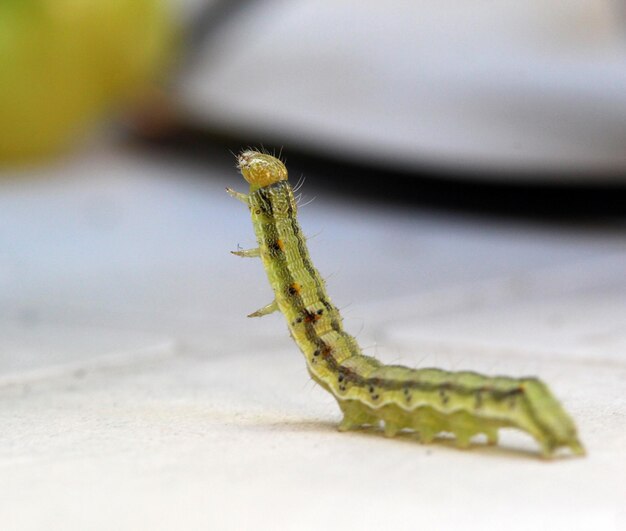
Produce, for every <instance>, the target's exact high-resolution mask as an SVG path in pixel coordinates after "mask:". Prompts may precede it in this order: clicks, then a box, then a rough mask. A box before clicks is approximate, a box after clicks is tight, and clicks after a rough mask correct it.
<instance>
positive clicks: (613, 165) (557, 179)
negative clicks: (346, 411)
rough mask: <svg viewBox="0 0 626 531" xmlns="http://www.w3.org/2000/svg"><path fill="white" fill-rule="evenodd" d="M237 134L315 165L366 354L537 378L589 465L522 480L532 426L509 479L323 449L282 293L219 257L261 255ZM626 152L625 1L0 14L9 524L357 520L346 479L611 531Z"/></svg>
mask: <svg viewBox="0 0 626 531" xmlns="http://www.w3.org/2000/svg"><path fill="white" fill-rule="evenodd" d="M247 146H256V147H263V148H265V149H268V150H274V151H276V152H277V153H278V152H282V154H283V156H284V158H286V160H287V164H288V168H289V171H290V175H291V178H292V180H293V181H297V180H298V179H299V178H300V177H301V176H304V177H305V179H306V180H305V182H304V187H303V189H302V191H303V192H304V198H303V203H304V204H303V206H302V208H301V209H300V213H299V215H300V220H301V223H302V225H303V228H304V231H305V233H306V234H307V235H310V240H311V241H310V247H311V253H312V256H313V261H314V263H315V264H316V265H317V266H318V267H319V269H320V271H321V272H322V274H323V275H324V276H325V277H327V282H328V289H329V293H330V294H331V296H332V297H333V300H334V301H335V302H336V303H337V304H338V306H339V307H340V308H341V309H342V313H343V314H344V318H345V321H346V328H347V329H348V330H349V331H351V332H352V333H354V334H355V335H356V336H357V337H358V339H359V342H360V343H362V344H363V346H364V347H365V349H366V353H368V354H372V355H376V356H378V357H381V358H382V359H383V360H384V361H387V362H400V363H405V364H407V365H413V366H439V367H442V368H445V369H451V370H452V369H454V370H459V369H472V370H478V371H483V372H488V373H490V374H494V373H498V374H510V375H512V376H519V375H526V374H539V375H541V376H542V377H543V378H545V379H546V380H547V381H548V382H549V383H550V384H551V386H554V388H555V392H556V394H557V395H558V396H559V397H560V398H562V399H563V400H564V403H565V405H566V406H567V409H568V410H570V411H571V412H572V415H573V416H574V418H576V420H577V422H578V423H579V426H580V428H581V433H582V439H583V441H584V442H585V444H586V445H587V446H588V449H589V453H590V457H589V458H587V459H585V460H583V461H582V462H583V463H584V464H583V465H581V466H583V468H581V469H576V473H575V474H572V469H571V468H567V467H565V466H564V467H562V468H559V470H560V472H556V467H554V468H552V467H543V468H536V469H535V468H533V469H532V470H531V473H527V472H528V470H529V469H528V468H526V467H527V466H529V465H528V460H524V459H512V456H518V453H519V452H518V450H519V448H522V450H523V451H522V453H524V452H526V453H530V452H532V451H534V446H533V444H532V442H531V441H529V440H526V439H524V438H519V437H517V436H516V435H515V434H513V435H510V436H505V438H504V447H505V449H504V450H498V449H491V450H485V449H483V450H484V451H483V453H482V454H480V455H482V456H484V454H487V455H489V457H490V458H493V459H494V460H493V461H492V463H497V464H498V466H493V467H486V466H485V465H486V461H481V460H480V459H476V458H474V456H472V458H470V459H468V458H467V456H466V455H465V454H463V453H458V455H457V454H455V452H454V451H453V450H451V449H450V448H448V447H447V446H445V445H440V446H434V447H433V449H428V450H424V449H422V448H421V447H419V448H418V449H416V448H415V447H414V446H413V445H407V444H398V445H394V444H393V441H392V442H391V443H392V444H391V445H388V442H383V443H380V442H377V441H378V439H377V438H373V437H369V438H368V437H364V438H362V439H359V438H351V437H350V436H345V437H344V436H341V437H339V438H335V435H334V433H335V432H334V431H333V428H332V426H333V424H334V422H335V421H336V420H338V413H337V411H336V406H335V404H333V403H332V400H331V399H330V398H329V397H328V396H326V395H324V394H323V393H321V392H318V390H316V389H312V386H311V385H308V386H307V380H306V375H305V371H304V367H303V366H302V360H301V359H300V357H299V356H298V354H297V352H296V351H295V347H294V346H293V345H292V344H291V343H290V340H289V337H288V334H287V333H286V331H285V326H284V323H283V322H282V320H281V319H279V318H272V317H268V318H264V319H262V320H246V319H245V317H244V316H245V315H246V314H247V313H250V312H251V311H253V310H255V309H256V308H257V307H260V306H262V305H264V304H266V303H267V302H268V301H269V299H270V298H271V295H270V293H269V287H268V286H267V285H266V281H265V277H264V273H263V271H262V269H261V267H260V264H258V262H256V261H246V260H240V259H237V258H235V257H232V256H231V255H229V253H228V251H229V250H231V249H236V248H237V247H243V248H249V247H253V246H255V242H254V239H253V234H252V229H251V227H250V222H249V219H248V216H247V212H246V209H245V208H242V206H241V205H240V204H238V203H237V202H235V201H233V200H232V199H231V198H229V197H228V196H227V195H226V194H225V193H224V187H225V186H232V187H234V188H236V189H239V190H242V191H243V190H244V189H245V186H244V185H245V183H244V182H243V181H242V180H241V179H240V176H239V175H237V172H236V170H235V168H234V162H235V161H234V157H233V154H234V153H237V152H238V151H240V150H241V149H242V148H244V147H247ZM625 148H626V8H625V7H624V2H623V0H551V1H550V2H545V1H540V0H525V1H523V2H520V1H519V0H499V1H494V0H437V1H434V0H414V1H412V2H380V1H377V2H374V1H371V0H359V1H357V0H333V1H330V0H327V1H324V0H322V1H320V0H315V1H313V0H289V1H287V0H106V1H105V0H0V426H2V430H0V431H1V432H2V435H0V466H1V467H2V470H3V472H2V479H0V498H1V499H3V500H4V503H3V507H0V515H1V516H2V521H3V522H5V523H7V524H6V525H7V526H8V527H7V528H10V529H52V528H58V529H64V530H67V529H85V528H89V529H96V528H97V529H100V528H102V529H111V528H112V527H114V528H116V529H120V528H128V529H138V528H150V529H172V528H181V525H182V526H183V527H182V528H185V524H186V525H187V528H195V527H198V528H203V529H205V528H207V526H208V528H211V529H229V528H233V529H246V528H247V529H253V528H254V529H262V528H264V527H263V526H264V525H266V527H265V528H268V529H270V528H271V529H276V527H275V524H276V522H277V520H276V518H278V519H280V518H282V519H283V520H282V521H283V522H284V523H285V525H284V526H283V527H284V528H291V529H293V528H296V527H297V528H300V529H305V528H307V527H306V526H304V527H303V526H302V524H303V522H305V523H308V524H310V527H309V528H311V529H320V528H324V529H332V528H334V527H335V526H343V527H342V528H346V526H348V528H349V527H350V525H353V523H354V522H353V520H351V513H350V511H346V510H345V506H349V504H347V505H345V506H344V505H342V506H340V507H338V506H337V503H336V499H342V500H345V499H346V498H345V493H346V492H351V493H355V494H354V496H355V499H357V498H358V500H359V501H362V500H375V501H376V503H372V504H367V507H365V506H364V507H363V508H362V509H361V510H360V511H361V512H360V513H359V514H361V513H362V514H363V515H366V516H367V519H369V520H368V521H369V522H379V523H380V525H391V524H390V520H389V515H390V514H391V515H395V517H397V521H395V523H394V527H395V528H397V529H402V528H403V527H402V526H403V525H404V524H406V523H407V522H416V521H419V523H420V525H424V524H427V523H429V522H430V523H432V524H433V525H432V526H431V527H433V528H439V529H441V528H449V529H452V528H455V529H456V528H459V527H461V526H463V527H464V528H467V527H468V526H469V527H470V528H471V527H472V525H473V526H474V527H476V528H479V527H480V528H481V529H495V528H497V527H494V526H496V525H498V523H499V522H501V520H502V519H503V518H507V526H512V527H511V529H528V528H531V527H533V526H534V527H536V528H544V527H546V526H547V527H550V528H551V529H568V530H573V529H581V530H582V529H591V528H594V529H597V528H603V529H610V528H611V527H609V525H610V523H612V522H617V521H618V519H619V518H622V520H620V521H623V517H624V513H623V499H622V501H621V502H619V499H618V498H619V496H620V495H621V494H623V489H622V488H621V487H620V485H621V480H620V478H622V477H623V475H624V474H626V466H625V465H626V461H625V460H624V457H623V447H624V444H626V432H625V429H624V426H626V423H624V422H622V419H624V418H626V404H625V403H624V400H623V396H624V389H625V388H626V384H625V382H626V358H625V354H624V352H626V327H625V326H624V323H626V282H624V280H625V276H624V271H626V149H625ZM313 199H314V201H313V202H312V204H307V203H309V201H311V200H313ZM379 345H380V347H379ZM382 345H384V347H383V346H382ZM268 360H272V364H268V363H267V362H268ZM268 382H271V384H269V385H268ZM507 437H508V438H507ZM516 437H517V438H516ZM378 444H385V445H387V446H384V451H382V452H381V451H380V450H381V448H382V447H378V446H377V445H378ZM507 445H508V448H509V449H508V450H507V449H506V448H507ZM321 448H324V449H325V450H321ZM324 451H326V452H329V454H328V455H330V453H332V454H333V456H332V457H333V459H334V461H333V467H332V468H333V471H334V472H336V475H335V476H333V475H332V474H331V476H328V477H327V476H325V475H324V474H326V473H327V472H325V471H326V470H327V466H326V465H327V463H328V461H324V459H330V457H328V455H326V454H324ZM489 452H490V453H489ZM243 456H245V457H243ZM303 456H308V458H307V460H305V459H303ZM325 456H326V457H325ZM518 457H519V456H518ZM364 462H368V463H370V464H371V466H372V469H373V470H378V471H379V472H380V473H378V474H377V475H376V477H377V481H376V482H373V483H374V484H373V485H372V482H371V481H369V480H368V477H366V476H363V475H359V473H356V472H355V471H356V470H357V469H360V470H365V468H364V467H363V466H362V464H363V463H364ZM389 463H402V466H394V468H393V470H390V469H389V466H390V465H389ZM571 466H576V465H571ZM548 468H551V470H550V471H548ZM277 470H280V471H281V472H280V473H279V474H278V473H277V472H276V471H277ZM445 470H449V471H453V470H454V471H455V472H454V476H453V477H452V476H451V474H452V472H450V474H448V473H446V472H444V471H445ZM486 471H487V475H485V472H486ZM365 472H367V470H365ZM574 476H575V477H574ZM303 477H307V478H310V479H311V481H310V482H303V481H302V478H303ZM511 477H517V478H523V481H519V482H517V481H516V482H514V484H513V485H512V484H511V481H510V478H511ZM385 478H387V479H388V480H389V483H387V482H386V481H387V479H385ZM476 478H480V479H481V481H484V483H481V484H480V485H479V486H477V484H476V483H475V481H476ZM418 480H419V481H418ZM440 481H442V482H443V483H442V484H441V485H440V484H439V482H440ZM561 483H562V484H561ZM268 485H269V486H270V487H271V488H268ZM433 485H434V488H431V487H432V486H433ZM555 485H556V487H555ZM370 486H371V488H375V489H378V490H377V491H371V492H370V491H368V489H369V488H370ZM566 487H567V488H566ZM380 492H385V493H386V496H381V495H380ZM529 492H531V493H533V495H535V494H536V496H538V498H537V499H536V500H535V502H537V503H536V504H535V503H533V500H532V499H530V498H532V497H530V498H529V497H528V493H529ZM242 493H245V494H247V498H246V500H247V501H246V511H245V512H244V511H241V499H242V497H241V496H242ZM438 493H439V494H438ZM505 493H506V495H505ZM311 499H316V500H319V504H318V505H311V504H310V503H308V502H309V501H310V500H311ZM415 499H422V500H426V502H425V503H424V504H422V505H421V506H419V507H418V506H417V505H416V504H415V503H414V500H415ZM494 499H497V500H498V503H494V502H493V500H494ZM102 500H106V501H107V502H106V503H107V505H106V511H102V507H103V505H102V503H103V502H102ZM442 500H443V501H442ZM449 500H455V501H454V504H455V507H456V508H457V510H456V511H449V510H448V509H449V507H448V506H447V504H448V503H449ZM620 503H621V505H620ZM464 504H465V505H464ZM496 506H497V507H498V508H499V509H498V510H501V511H502V514H501V516H500V518H498V517H494V514H498V513H497V511H498V510H496V509H495V508H494V507H496ZM619 507H622V509H619ZM199 508H201V509H199ZM572 508H573V509H575V510H572ZM270 510H273V511H274V514H275V518H274V520H272V519H269V520H268V519H267V518H266V515H267V513H268V511H270ZM418 511H419V514H418ZM472 511H473V513H472ZM494 511H495V513H494ZM620 511H621V512H620ZM470 513H472V514H473V515H474V518H473V519H472V518H467V517H466V516H467V515H468V514H470ZM511 514H517V515H518V516H519V519H517V518H516V521H511V518H510V515H511ZM94 515H98V522H100V524H99V525H101V527H94V525H93V524H94V518H93V517H94ZM138 515H139V516H138ZM225 515H226V516H225ZM620 515H621V516H620ZM226 517H227V518H226ZM418 518H419V520H418ZM442 518H443V519H444V520H442ZM564 518H565V520H564ZM442 521H444V522H446V523H447V524H448V526H447V527H446V526H445V525H444V526H443V527H442ZM120 522H122V523H124V525H122V527H120V525H119V524H120ZM264 522H267V524H264ZM546 522H550V524H549V525H548V524H547V523H546ZM598 522H600V523H602V524H605V523H606V524H607V525H606V526H604V525H600V524H599V523H598ZM279 523H280V522H279ZM229 524H230V527H229ZM517 524H519V527H516V525H517ZM272 525H273V526H272ZM55 526H56V527H55ZM413 528H414V527H413ZM616 528H617V527H616Z"/></svg>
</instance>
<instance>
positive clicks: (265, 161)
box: [227, 150, 585, 457]
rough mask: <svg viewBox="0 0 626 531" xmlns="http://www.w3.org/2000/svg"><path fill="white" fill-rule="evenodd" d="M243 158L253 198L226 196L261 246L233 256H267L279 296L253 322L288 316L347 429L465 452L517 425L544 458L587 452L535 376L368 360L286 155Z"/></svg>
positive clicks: (253, 154) (246, 155) (267, 267)
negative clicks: (327, 280)
mask: <svg viewBox="0 0 626 531" xmlns="http://www.w3.org/2000/svg"><path fill="white" fill-rule="evenodd" d="M237 162H238V168H239V170H240V171H241V173H242V175H243V177H244V178H245V179H246V181H248V183H250V193H249V194H242V193H239V192H235V191H234V190H231V189H227V191H228V193H229V194H230V195H232V196H233V197H235V198H237V199H239V200H240V201H241V202H243V203H245V204H246V205H247V206H248V208H249V209H250V213H251V215H252V223H253V226H254V231H255V233H256V238H257V241H258V244H259V246H258V247H257V248H255V249H249V250H245V251H233V254H236V255H238V256H244V257H260V258H261V260H262V262H263V265H264V267H265V271H266V272H267V277H268V279H269V282H270V285H271V286H272V289H273V290H274V297H275V298H274V300H273V301H272V302H271V303H270V304H268V305H267V306H264V307H263V308H261V309H259V310H257V311H256V312H254V313H252V314H250V315H249V317H260V316H263V315H267V314H269V313H272V312H274V311H280V312H281V313H282V314H283V315H284V316H285V318H286V319H287V324H288V327H289V331H290V332H291V336H292V337H293V339H294V340H295V342H296V343H297V344H298V346H299V347H300V350H301V351H302V353H303V354H304V357H305V359H306V363H307V369H308V371H309V373H310V375H311V377H312V378H313V380H315V381H316V382H317V383H318V384H319V385H321V386H322V387H323V388H324V389H326V390H327V391H328V392H329V393H331V394H332V395H333V396H334V397H335V399H336V400H337V403H338V404H339V407H340V408H341V411H342V412H343V420H342V421H341V423H340V424H339V430H340V431H346V430H352V429H357V428H360V427H363V426H374V427H378V426H381V425H382V426H383V428H384V433H385V435H387V436H390V437H391V436H394V435H396V434H397V433H398V432H399V431H402V430H411V431H414V432H416V435H417V437H418V438H419V440H420V441H422V442H430V441H432V440H433V439H434V438H435V437H436V436H437V434H439V433H440V432H449V433H452V434H453V435H454V436H455V441H456V445H457V446H458V447H460V448H466V447H468V446H469V444H470V439H471V438H472V437H473V436H474V435H477V434H480V433H482V434H485V436H486V437H487V441H488V442H489V443H490V444H497V441H498V429H499V428H505V427H512V428H517V429H519V430H522V431H525V432H527V433H529V434H530V435H531V436H532V437H534V439H535V440H536V441H537V443H538V444H539V446H540V448H541V453H542V455H543V456H545V457H550V456H553V455H554V453H555V452H556V451H557V450H558V449H559V448H561V447H568V448H569V449H570V451H571V452H572V453H573V454H576V455H582V454H584V452H585V451H584V448H583V446H582V444H581V443H580V441H579V439H578V436H577V434H576V427H575V425H574V423H573V421H572V420H571V418H570V417H569V415H568V414H567V413H566V412H565V411H564V409H563V408H562V406H561V405H560V404H559V402H558V401H557V400H556V398H555V397H554V396H553V395H552V393H551V392H550V390H549V389H548V387H547V386H546V385H545V384H544V383H543V382H541V381H540V380H538V379H536V378H508V377H489V376H483V375H481V374H477V373H475V372H449V371H444V370H441V369H410V368H407V367H403V366H399V365H384V364H382V363H381V362H380V361H378V360H377V359H375V358H372V357H369V356H364V355H363V354H362V352H361V349H360V348H359V345H358V344H357V342H356V340H355V339H354V338H353V337H352V336H351V335H349V334H348V333H346V332H345V331H344V329H343V326H342V319H341V316H340V315H339V311H338V310H337V308H336V307H335V306H333V304H332V303H331V300H330V298H329V297H328V295H327V293H326V288H325V284H324V281H323V280H322V278H321V277H320V274H319V273H318V272H317V270H316V269H315V267H314V266H313V264H312V263H311V259H310V258H309V252H308V250H307V247H306V243H305V238H304V236H303V234H302V231H301V230H300V226H299V225H298V221H297V219H296V210H297V206H296V200H295V198H294V194H293V190H292V188H291V185H290V184H289V182H288V181H287V168H286V167H285V165H284V164H283V163H282V162H281V161H280V160H279V159H277V158H275V157H273V156H271V155H269V154H266V153H259V152H257V151H251V150H247V151H243V152H242V153H241V154H240V155H239V156H238V158H237Z"/></svg>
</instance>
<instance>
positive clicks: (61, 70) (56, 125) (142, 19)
mask: <svg viewBox="0 0 626 531" xmlns="http://www.w3.org/2000/svg"><path fill="white" fill-rule="evenodd" d="M168 15H169V10H168V9H167V6H166V5H164V2H163V1H162V0H0V162H3V161H15V160H29V159H32V158H38V157H41V156H45V155H48V154H50V153H53V152H56V151H58V150H61V149H63V148H65V147H67V146H68V145H69V144H71V142H72V141H74V140H76V138H77V137H79V136H80V135H81V134H82V133H84V132H85V130H86V129H87V128H88V126H89V125H91V124H92V123H93V122H94V121H95V120H96V119H97V118H98V117H99V116H101V115H102V113H103V111H104V110H105V109H107V108H110V107H111V106H112V104H114V103H118V102H121V101H124V100H125V99H130V98H131V97H133V96H136V95H137V94H138V93H139V92H140V91H141V89H142V88H145V87H146V86H147V84H148V83H149V81H150V80H152V79H154V76H155V74H156V73H157V72H159V70H160V68H162V67H163V66H164V65H165V64H166V62H167V59H168V58H169V57H170V56H171V46H172V42H173V39H172V35H173V31H172V26H173V25H172V22H171V18H170V17H169V16H168Z"/></svg>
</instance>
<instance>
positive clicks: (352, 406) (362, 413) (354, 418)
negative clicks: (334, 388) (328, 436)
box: [337, 400, 379, 431]
mask: <svg viewBox="0 0 626 531" xmlns="http://www.w3.org/2000/svg"><path fill="white" fill-rule="evenodd" d="M337 403H338V404H339V407H340V408H341V411H342V412H343V419H342V420H341V422H340V423H339V426H338V429H339V431H350V430H356V429H358V428H360V427H362V426H364V425H371V426H377V425H378V423H379V419H378V418H377V417H376V416H374V415H372V414H371V413H369V411H368V409H367V407H366V406H364V405H363V404H361V403H360V402H357V401H356V400H337Z"/></svg>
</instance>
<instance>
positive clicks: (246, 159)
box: [237, 150, 287, 191]
mask: <svg viewBox="0 0 626 531" xmlns="http://www.w3.org/2000/svg"><path fill="white" fill-rule="evenodd" d="M237 166H238V167H239V171H240V172H241V175H243V178H244V179H245V180H246V181H248V182H249V183H250V189H251V191H254V190H257V189H259V188H264V187H266V186H270V185H272V184H274V183H277V182H279V181H286V180H287V168H286V167H285V165H284V164H283V163H282V162H281V161H280V160H279V159H277V158H276V157H272V156H271V155H267V154H265V153H259V152H258V151H251V150H248V151H244V152H242V153H241V154H240V155H239V156H238V157H237Z"/></svg>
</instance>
